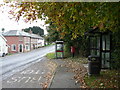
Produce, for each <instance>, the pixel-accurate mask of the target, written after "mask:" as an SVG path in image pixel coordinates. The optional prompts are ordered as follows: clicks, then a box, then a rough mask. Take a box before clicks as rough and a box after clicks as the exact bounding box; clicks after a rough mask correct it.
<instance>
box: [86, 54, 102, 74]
mask: <svg viewBox="0 0 120 90" xmlns="http://www.w3.org/2000/svg"><path fill="white" fill-rule="evenodd" d="M100 70H101V64H100V57H99V56H97V55H90V56H88V75H99V74H100Z"/></svg>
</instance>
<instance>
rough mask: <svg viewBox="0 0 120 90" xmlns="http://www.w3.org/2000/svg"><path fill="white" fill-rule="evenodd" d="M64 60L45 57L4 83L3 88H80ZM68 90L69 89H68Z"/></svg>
mask: <svg viewBox="0 0 120 90" xmlns="http://www.w3.org/2000/svg"><path fill="white" fill-rule="evenodd" d="M65 64H67V62H65V61H64V60H61V59H54V60H49V59H47V58H46V57H44V58H43V59H42V60H41V61H40V62H37V63H35V64H33V65H31V66H29V67H27V68H26V69H24V70H22V71H20V72H17V73H16V74H14V75H12V76H11V77H9V78H7V79H6V80H3V81H2V88H50V89H51V88H72V89H73V88H76V89H77V88H80V86H81V85H80V83H76V80H75V79H74V75H75V73H74V72H72V71H70V68H69V67H66V66H65ZM66 90H67V89H66Z"/></svg>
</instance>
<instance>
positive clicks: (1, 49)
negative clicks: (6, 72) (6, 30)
mask: <svg viewBox="0 0 120 90" xmlns="http://www.w3.org/2000/svg"><path fill="white" fill-rule="evenodd" d="M7 53H8V45H7V40H6V39H5V37H4V36H3V35H2V34H1V33H0V56H5V55H6V54H7Z"/></svg>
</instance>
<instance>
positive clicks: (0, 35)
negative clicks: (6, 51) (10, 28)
mask: <svg viewBox="0 0 120 90" xmlns="http://www.w3.org/2000/svg"><path fill="white" fill-rule="evenodd" d="M0 37H2V38H3V39H4V40H5V41H7V40H6V39H5V37H4V36H3V35H2V34H1V33H0Z"/></svg>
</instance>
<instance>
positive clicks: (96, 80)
mask: <svg viewBox="0 0 120 90" xmlns="http://www.w3.org/2000/svg"><path fill="white" fill-rule="evenodd" d="M118 74H119V73H118V71H116V70H106V71H101V73H100V76H88V75H86V76H85V78H84V80H85V83H86V85H87V86H88V87H89V88H118V87H119V80H120V77H119V75H118Z"/></svg>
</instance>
